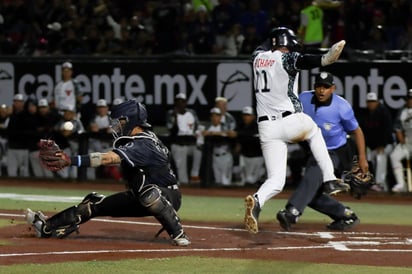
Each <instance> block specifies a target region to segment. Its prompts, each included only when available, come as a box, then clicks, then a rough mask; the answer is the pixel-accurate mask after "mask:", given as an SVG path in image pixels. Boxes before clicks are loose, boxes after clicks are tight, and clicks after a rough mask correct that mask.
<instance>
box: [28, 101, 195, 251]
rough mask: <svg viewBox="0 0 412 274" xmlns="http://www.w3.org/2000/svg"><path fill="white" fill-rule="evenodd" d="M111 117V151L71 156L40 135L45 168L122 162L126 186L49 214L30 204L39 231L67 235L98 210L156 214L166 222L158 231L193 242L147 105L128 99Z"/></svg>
mask: <svg viewBox="0 0 412 274" xmlns="http://www.w3.org/2000/svg"><path fill="white" fill-rule="evenodd" d="M110 118H111V128H112V131H113V136H114V137H115V140H114V143H113V149H112V150H111V151H108V152H105V153H99V152H95V153H90V154H87V155H77V156H74V157H68V156H67V155H66V154H65V153H64V152H63V151H62V150H61V149H60V148H59V146H58V145H57V144H56V143H55V142H54V141H53V140H41V141H40V143H39V147H40V153H39V158H40V162H41V163H42V165H43V166H44V168H46V169H49V170H51V171H58V170H61V169H63V168H65V167H68V166H70V165H71V166H77V167H98V166H101V165H120V166H121V169H122V173H123V178H124V179H125V180H126V185H127V189H126V190H125V191H123V192H119V193H115V194H112V195H110V196H107V197H105V196H103V195H99V194H97V193H95V192H93V193H90V194H88V195H86V197H85V198H84V199H83V201H82V202H81V203H79V204H78V205H76V206H72V207H69V208H67V209H65V210H63V211H61V212H59V213H57V214H55V215H54V216H51V217H50V218H46V216H45V215H44V214H43V213H42V212H40V211H37V212H34V211H32V210H31V209H27V210H26V220H27V222H28V223H29V224H31V225H32V226H33V227H34V229H35V231H36V235H37V237H40V238H50V237H55V238H64V237H67V236H68V235H70V234H71V233H73V232H74V231H78V229H79V226H80V225H81V224H83V223H85V222H87V221H89V220H90V219H92V218H95V217H99V216H111V217H145V216H154V217H155V218H156V219H157V220H158V221H159V223H160V224H161V225H162V229H161V230H160V231H159V232H158V233H157V234H156V237H157V236H158V235H159V234H160V233H161V232H162V231H163V230H166V231H167V233H168V234H169V236H170V238H171V242H172V244H174V245H177V246H188V245H190V243H191V242H190V240H189V238H188V237H187V235H186V234H185V232H184V230H183V227H182V224H181V222H180V218H179V217H178V215H177V211H178V210H179V208H180V206H181V192H180V190H179V187H178V183H177V180H176V176H175V175H174V173H173V171H172V170H171V168H170V162H169V151H168V149H167V147H165V146H164V145H163V144H162V142H161V141H160V140H159V139H158V137H157V136H156V135H155V134H154V133H153V132H152V131H151V130H150V128H151V126H150V124H148V123H147V112H146V108H145V107H144V105H142V104H140V103H138V102H137V101H135V100H129V101H126V102H124V103H122V104H120V105H118V106H116V107H115V108H114V109H113V111H112V113H111V115H110Z"/></svg>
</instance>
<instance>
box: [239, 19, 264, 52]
mask: <svg viewBox="0 0 412 274" xmlns="http://www.w3.org/2000/svg"><path fill="white" fill-rule="evenodd" d="M244 37H245V39H244V40H243V43H242V46H241V48H240V50H239V54H244V55H246V54H247V55H250V53H251V52H253V51H254V50H255V49H256V48H257V47H258V46H259V45H260V43H261V41H262V38H260V37H259V36H258V35H257V33H256V27H255V26H253V25H248V26H246V27H245V35H244Z"/></svg>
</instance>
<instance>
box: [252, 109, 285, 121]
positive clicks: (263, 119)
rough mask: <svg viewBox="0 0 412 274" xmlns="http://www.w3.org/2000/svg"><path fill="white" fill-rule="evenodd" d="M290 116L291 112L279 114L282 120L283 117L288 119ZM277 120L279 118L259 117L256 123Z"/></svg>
mask: <svg viewBox="0 0 412 274" xmlns="http://www.w3.org/2000/svg"><path fill="white" fill-rule="evenodd" d="M291 114H292V112H290V111H285V112H282V114H281V116H282V118H285V117H288V116H289V115H291ZM277 119H279V117H276V116H267V115H266V116H260V117H259V118H258V122H263V121H267V120H270V121H273V120H277Z"/></svg>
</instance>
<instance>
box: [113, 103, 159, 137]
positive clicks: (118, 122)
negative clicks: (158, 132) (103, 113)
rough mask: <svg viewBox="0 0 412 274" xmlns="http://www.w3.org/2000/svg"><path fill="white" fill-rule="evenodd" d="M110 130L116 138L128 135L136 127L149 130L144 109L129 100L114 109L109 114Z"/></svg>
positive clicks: (141, 105)
mask: <svg viewBox="0 0 412 274" xmlns="http://www.w3.org/2000/svg"><path fill="white" fill-rule="evenodd" d="M110 120H111V128H112V130H113V135H114V136H115V137H116V138H117V137H120V136H124V135H130V133H131V132H132V130H133V128H135V127H136V126H139V127H142V128H150V127H151V125H150V124H149V123H147V111H146V107H145V106H144V105H143V104H141V103H139V102H137V101H136V100H129V101H126V102H123V103H121V104H119V105H117V106H115V107H114V109H113V110H112V112H111V113H110Z"/></svg>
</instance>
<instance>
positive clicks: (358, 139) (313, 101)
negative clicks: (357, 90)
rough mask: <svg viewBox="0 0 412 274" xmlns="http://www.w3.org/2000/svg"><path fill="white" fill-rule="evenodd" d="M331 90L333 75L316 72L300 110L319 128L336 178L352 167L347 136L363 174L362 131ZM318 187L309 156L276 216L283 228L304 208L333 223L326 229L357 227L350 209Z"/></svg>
mask: <svg viewBox="0 0 412 274" xmlns="http://www.w3.org/2000/svg"><path fill="white" fill-rule="evenodd" d="M335 89H336V86H335V83H334V81H333V75H332V74H330V73H328V72H321V73H319V74H318V75H317V76H316V79H315V89H314V90H312V91H305V92H302V93H301V94H300V95H299V97H300V101H301V102H302V106H303V111H304V112H305V113H306V114H308V115H309V116H311V117H312V119H313V120H314V121H315V122H316V124H317V125H318V126H319V128H320V129H321V131H322V135H323V138H324V139H325V142H326V146H327V148H328V151H329V154H330V157H331V159H332V161H333V165H334V168H335V174H336V176H337V177H338V178H339V177H341V175H342V172H343V171H344V170H350V169H351V168H352V160H353V156H354V155H355V151H353V149H352V148H353V147H352V146H351V145H350V144H349V143H348V138H347V135H348V134H351V135H352V136H353V138H354V141H355V143H356V149H357V153H358V161H359V166H360V168H361V169H362V172H364V173H366V172H368V170H369V167H368V162H367V159H366V150H365V139H364V135H363V132H362V130H361V128H360V127H359V124H358V121H357V120H356V118H355V115H354V112H353V109H352V106H351V105H350V104H349V103H348V102H347V101H346V100H345V99H344V98H343V97H341V96H339V95H336V94H334V91H335ZM321 185H322V172H321V169H320V168H319V165H318V163H317V162H316V160H315V158H314V157H313V155H310V156H309V159H308V161H307V164H306V169H305V174H304V176H303V179H302V181H301V182H300V184H299V185H298V187H297V189H296V190H295V192H294V193H293V194H292V196H291V197H290V199H289V200H288V202H287V204H286V207H285V209H283V210H281V211H279V212H278V214H277V219H278V221H279V223H280V225H281V227H282V228H283V229H285V230H287V231H288V230H290V228H291V225H292V224H295V223H296V222H297V220H298V218H299V217H300V216H301V215H302V214H303V211H304V209H305V207H306V206H309V207H311V208H312V209H314V210H316V211H318V212H320V213H323V214H325V215H328V216H329V217H330V218H331V219H332V220H333V221H332V222H331V223H330V224H329V225H328V226H327V228H328V229H330V230H346V229H349V228H352V227H353V226H355V225H357V224H359V222H360V221H359V218H358V217H357V216H356V214H355V213H354V212H353V211H352V210H351V209H350V208H348V207H346V206H344V205H343V204H342V203H340V202H338V201H337V200H335V199H334V198H332V197H330V196H329V195H325V194H323V193H322V188H321Z"/></svg>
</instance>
